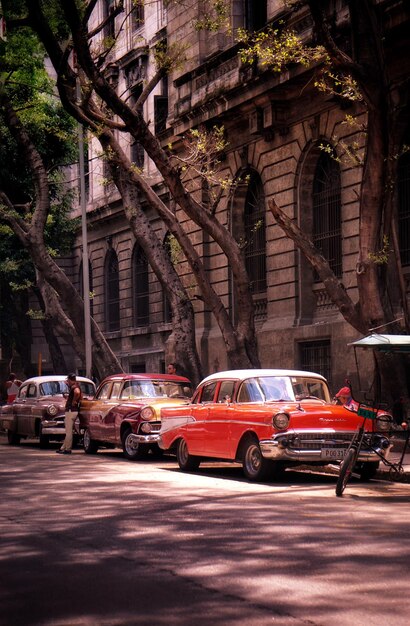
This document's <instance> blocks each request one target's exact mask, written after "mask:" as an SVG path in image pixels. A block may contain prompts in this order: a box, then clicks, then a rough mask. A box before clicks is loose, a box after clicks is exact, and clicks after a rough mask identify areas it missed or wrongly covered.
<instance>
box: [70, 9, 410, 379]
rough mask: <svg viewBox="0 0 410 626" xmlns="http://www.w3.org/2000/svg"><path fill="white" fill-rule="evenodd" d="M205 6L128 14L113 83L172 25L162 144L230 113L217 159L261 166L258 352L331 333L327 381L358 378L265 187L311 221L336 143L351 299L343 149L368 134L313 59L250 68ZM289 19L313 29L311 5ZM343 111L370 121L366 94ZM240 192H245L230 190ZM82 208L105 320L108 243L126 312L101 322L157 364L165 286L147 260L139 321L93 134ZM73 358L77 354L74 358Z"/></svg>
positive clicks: (204, 341) (208, 327)
mask: <svg viewBox="0 0 410 626" xmlns="http://www.w3.org/2000/svg"><path fill="white" fill-rule="evenodd" d="M244 4H245V3H244V2H242V0H241V1H237V0H232V2H231V7H232V20H233V24H234V26H235V28H236V27H239V26H242V25H243V24H244V13H243V7H244ZM333 5H334V8H335V9H336V10H337V11H338V13H337V15H338V16H339V19H340V20H341V21H342V20H343V19H344V17H345V14H344V10H345V2H343V1H342V0H335V2H333ZM126 6H127V7H128V9H129V8H130V4H126ZM200 8H201V3H200V2H192V3H182V4H180V5H178V4H175V5H174V4H172V5H170V6H169V7H168V9H167V11H165V9H164V6H163V4H162V2H160V1H158V2H152V3H151V2H149V3H146V5H145V22H144V25H142V26H141V28H140V29H137V31H135V29H134V30H133V29H132V28H131V26H130V24H129V21H128V22H127V21H126V22H125V28H124V32H123V34H122V35H121V37H120V40H119V42H118V44H117V45H116V47H115V48H114V49H113V51H112V53H111V55H110V58H109V61H110V63H112V68H113V77H114V78H113V80H116V81H117V85H118V86H117V89H118V93H124V92H125V91H126V89H127V87H129V80H130V79H129V76H130V75H131V74H132V72H131V74H130V68H131V70H132V68H133V67H136V66H138V63H141V64H142V66H143V70H141V71H140V70H139V69H138V68H137V70H135V73H134V74H132V75H133V76H136V77H137V78H136V82H138V80H141V76H142V80H143V81H146V80H147V79H148V78H150V77H151V76H152V75H153V72H154V65H153V50H154V47H155V45H156V44H157V42H158V41H160V40H161V39H163V38H164V37H165V36H166V38H167V41H168V45H170V46H173V45H174V44H176V43H179V44H183V45H184V46H185V48H186V50H185V53H186V62H185V63H184V64H183V65H182V66H181V67H178V69H175V70H174V71H173V72H172V74H171V76H170V77H169V80H168V119H167V130H166V132H165V133H164V135H163V142H164V144H168V143H171V144H173V146H174V149H175V150H181V149H182V148H181V137H182V136H183V135H184V133H186V132H187V131H188V130H189V129H190V128H197V127H199V126H200V125H202V124H205V125H207V126H208V127H212V125H213V124H217V125H223V126H224V127H225V129H226V137H227V140H228V147H227V149H226V154H225V158H224V160H223V162H222V164H221V175H222V176H225V175H229V176H231V177H235V176H237V175H238V173H239V172H241V171H243V170H244V168H247V167H251V168H252V169H253V170H254V171H255V172H257V173H258V174H259V176H260V179H261V181H262V184H263V190H264V196H265V203H266V264H267V289H266V293H265V294H262V297H259V296H258V297H255V304H256V326H257V336H258V344H259V354H260V360H261V365H262V366H263V367H286V368H293V367H300V366H301V365H303V359H302V351H303V349H304V348H307V349H309V346H311V347H312V346H313V347H317V350H318V354H320V350H321V346H322V345H325V346H326V345H328V346H329V352H330V355H331V361H330V364H328V371H327V372H326V373H327V375H328V377H329V379H330V381H331V384H332V385H333V388H334V389H336V388H337V387H338V386H339V385H341V384H342V383H343V381H344V379H345V378H346V377H348V378H350V379H351V380H352V381H353V382H355V381H356V378H357V375H356V372H357V368H356V363H355V355H354V352H353V350H352V349H349V348H347V344H348V343H349V342H350V341H352V340H355V339H357V338H358V333H357V332H356V331H355V330H354V329H352V328H351V327H350V326H349V325H348V324H347V323H346V322H345V321H344V320H343V318H342V316H341V314H340V313H339V312H338V310H337V309H336V308H335V306H334V305H332V303H331V302H330V300H329V298H328V296H327V294H326V292H325V289H324V287H323V285H322V284H320V283H319V284H316V283H313V282H312V274H311V271H310V270H309V269H308V268H307V266H306V262H305V261H304V259H303V258H301V255H300V253H299V252H298V251H297V250H296V249H295V246H294V244H293V243H292V241H291V240H289V239H288V238H287V237H286V236H285V235H284V233H283V232H282V230H281V229H280V227H279V226H278V225H277V224H276V223H275V220H274V219H273V216H272V215H271V214H270V212H269V210H268V201H269V199H271V198H275V200H276V202H277V203H278V204H279V206H280V207H281V208H283V209H284V210H285V211H286V212H287V214H288V215H290V216H291V217H292V218H293V219H295V220H296V221H297V222H298V223H301V224H305V225H308V226H309V224H310V223H311V215H310V212H311V208H309V207H310V204H309V203H311V194H312V180H313V173H314V169H315V167H316V163H317V160H318V157H319V155H320V153H321V151H320V149H319V145H320V144H321V143H324V142H328V143H329V144H330V145H332V146H334V148H335V150H336V152H337V153H338V156H339V157H340V158H341V161H340V177H341V211H342V213H341V219H342V251H343V274H342V282H343V284H344V286H345V288H346V290H347V292H348V294H349V295H350V296H351V298H352V299H353V300H355V299H356V298H357V289H356V276H355V268H356V261H357V254H358V232H359V203H358V198H359V195H360V182H361V171H360V169H359V168H355V167H353V165H352V162H351V161H349V159H345V158H343V155H342V150H341V147H340V145H341V144H340V141H357V142H358V144H359V146H360V149H361V150H363V147H364V146H363V141H364V139H363V135H362V134H361V133H360V132H358V131H357V129H356V128H354V127H352V126H349V125H346V124H345V114H346V111H345V110H342V109H341V108H340V106H339V105H338V103H337V102H335V100H334V99H331V98H329V97H325V96H324V95H320V94H319V93H318V92H317V91H316V90H315V89H314V88H313V86H312V83H311V81H310V80H309V79H310V76H309V74H308V73H307V72H306V71H304V70H303V71H302V70H300V68H294V69H293V70H291V71H289V72H287V73H283V74H281V75H277V74H275V73H274V72H266V71H265V72H264V71H263V70H262V69H261V68H259V69H258V71H255V68H253V69H252V68H249V67H246V66H244V65H242V64H241V62H240V59H239V57H238V54H237V48H236V45H235V30H234V31H233V32H232V33H230V34H221V33H216V34H212V35H209V34H208V35H207V34H205V33H203V32H198V31H196V30H195V28H194V27H193V23H192V20H194V19H196V18H197V17H200V16H201V12H200ZM97 9H98V11H95V12H94V13H93V18H92V20H91V23H90V27H91V28H92V27H94V26H95V25H96V24H97V23H98V22H99V20H101V17H102V3H101V2H100V3H99V4H98V6H97ZM282 12H283V3H282V2H281V1H278V0H269V1H268V2H267V15H268V19H273V18H275V17H279V16H280V15H281V13H282ZM123 19H124V16H123V15H120V16H118V17H117V18H116V23H117V24H118V25H119V24H120V23H121V22H122V21H123ZM294 28H295V29H296V30H297V31H298V32H299V33H300V34H301V35H302V36H305V37H308V36H309V34H310V32H311V22H310V21H309V18H308V15H307V12H306V11H304V10H301V11H299V13H298V14H297V15H296V17H295V18H294ZM96 45H97V43H96ZM393 57H394V55H393ZM408 69H409V68H407V70H406V71H407V72H408ZM133 71H134V70H133ZM401 71H403V68H402V70H401ZM139 72H140V73H139ZM141 72H142V74H141ZM127 76H128V82H127ZM161 89H162V87H161V86H160V85H158V87H157V88H156V91H155V92H154V94H152V96H150V98H148V100H147V102H146V104H145V106H144V115H145V117H146V119H150V120H154V117H155V111H154V95H159V94H161ZM348 112H349V114H350V115H351V116H352V117H353V118H354V119H355V120H356V121H357V122H358V123H359V124H360V123H364V122H365V113H364V111H363V109H362V108H361V107H360V105H357V104H355V105H352V106H351V107H350V109H349V111H348ZM118 137H119V140H120V142H121V144H122V146H123V148H124V150H126V151H128V152H129V151H130V144H131V142H130V139H129V137H128V136H127V135H126V134H123V133H122V134H119V135H118ZM145 156H146V155H145ZM144 173H145V175H146V176H147V177H149V180H150V182H151V184H152V185H153V186H154V187H155V188H156V189H157V190H158V192H159V193H160V194H162V196H163V198H164V199H165V200H167V195H166V193H165V190H164V189H162V187H161V181H160V178H159V176H158V173H157V171H156V169H155V167H154V166H153V164H152V162H150V160H149V159H147V158H145V162H144ZM199 188H200V184H199V181H198V180H196V181H193V183H192V191H193V192H195V193H199V192H198V189H199ZM195 189H196V191H195ZM236 202H237V203H238V202H239V200H238V199H236ZM233 210H234V209H233V205H232V201H231V200H230V199H225V200H224V201H223V202H222V203H221V205H220V207H219V208H218V217H219V219H220V220H221V221H222V222H223V223H225V224H229V223H230V222H231V219H232V211H233ZM88 216H89V226H88V237H89V258H90V261H91V266H92V280H93V292H94V298H93V314H94V317H95V320H96V321H97V322H98V324H100V325H101V327H102V328H103V329H105V330H106V315H105V298H106V294H105V286H104V285H105V283H104V264H105V259H106V255H107V252H108V251H109V249H111V248H112V249H113V250H115V252H116V254H117V256H118V260H119V274H120V317H121V325H120V330H119V331H115V332H112V333H107V338H108V340H109V343H110V345H111V347H112V348H113V350H114V351H115V353H116V354H117V355H118V357H119V359H120V362H121V364H122V366H123V367H124V369H125V370H126V371H127V370H128V371H132V370H134V371H135V370H136V369H138V368H143V369H145V371H154V370H161V369H163V367H164V362H165V360H166V358H167V356H168V354H169V347H168V346H167V339H168V337H169V334H170V330H171V324H170V323H167V322H165V321H164V318H165V312H164V303H163V296H162V289H161V286H160V284H159V282H158V279H157V278H156V277H155V276H154V274H153V272H150V312H151V317H150V324H149V326H147V327H135V325H134V322H133V293H132V253H133V249H134V245H135V239H134V236H133V235H132V233H131V231H130V228H129V225H128V223H127V221H126V219H125V217H124V214H123V211H122V208H121V201H120V197H119V194H118V192H117V191H116V189H115V188H114V187H113V185H112V184H110V183H109V181H107V180H106V179H105V175H104V163H103V159H102V158H101V148H100V147H99V144H98V142H97V141H96V140H95V139H93V140H91V143H90V195H89V203H88ZM151 219H152V222H153V224H154V225H155V229H156V231H157V232H158V233H159V236H160V237H162V238H164V237H165V234H166V230H165V228H164V226H163V224H162V223H161V222H160V220H159V219H158V218H157V216H155V215H154V214H153V213H152V215H151ZM181 219H182V220H183V221H184V225H185V227H186V229H187V230H188V231H189V232H190V233H191V236H192V239H193V240H194V241H195V243H196V245H197V248H198V250H199V252H200V254H201V256H202V258H203V261H204V264H205V266H206V267H207V269H208V271H209V273H210V275H211V276H212V282H213V285H214V287H215V289H216V291H217V292H218V294H219V295H220V296H221V297H222V299H223V301H224V302H225V304H226V306H229V302H230V298H231V296H230V287H229V266H228V263H227V260H226V257H225V255H224V254H223V253H222V252H221V250H220V249H219V247H218V246H217V244H216V243H215V242H213V241H210V240H209V238H208V237H207V236H206V235H204V234H203V233H202V232H201V231H200V229H199V228H198V227H197V226H196V225H194V224H192V223H190V222H188V221H187V220H186V218H184V217H183V216H181ZM80 264H81V239H80V237H79V239H78V242H77V245H76V247H75V249H74V252H73V267H72V272H73V274H74V276H77V280H78V284H79V270H80ZM177 267H178V271H179V273H180V274H181V276H182V278H183V281H184V284H185V286H186V287H187V288H188V289H189V293H190V294H191V296H192V299H193V302H194V308H195V312H196V330H197V345H198V349H199V353H200V357H201V360H202V364H203V368H204V372H205V373H210V372H213V371H216V370H218V369H225V368H228V367H229V363H228V362H227V359H226V352H225V349H224V345H223V341H222V339H221V334H220V331H219V328H218V326H217V324H216V322H215V320H214V318H213V317H212V316H211V315H210V313H209V312H208V311H206V310H204V307H203V305H202V302H201V301H200V300H199V299H198V298H195V295H196V286H195V284H194V282H193V279H192V275H191V272H190V270H189V267H188V265H187V263H186V262H185V261H184V260H183V259H181V260H180V262H179V263H178V266H177ZM323 342H325V343H324V344H323ZM326 342H327V343H326ZM308 351H309V350H308ZM77 366H78V367H80V364H77ZM360 371H361V373H362V386H363V387H368V383H369V382H370V378H371V371H372V362H371V360H370V359H369V358H368V357H367V356H366V357H363V356H361V363H360ZM322 373H325V372H323V371H322Z"/></svg>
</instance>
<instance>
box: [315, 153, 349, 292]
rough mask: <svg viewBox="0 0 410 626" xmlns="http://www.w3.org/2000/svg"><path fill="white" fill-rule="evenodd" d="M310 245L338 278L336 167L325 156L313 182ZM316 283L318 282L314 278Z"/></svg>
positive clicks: (320, 160) (337, 174) (339, 230)
mask: <svg viewBox="0 0 410 626" xmlns="http://www.w3.org/2000/svg"><path fill="white" fill-rule="evenodd" d="M312 235H313V243H314V244H315V245H316V247H317V248H319V250H320V251H321V253H322V254H323V256H324V257H325V259H327V261H328V262H329V265H330V267H331V268H332V270H333V271H334V273H335V275H336V276H337V277H338V278H341V276H342V240H341V200H340V168H339V164H338V163H337V161H335V159H333V158H332V157H331V156H330V155H329V154H327V153H326V152H322V153H321V154H320V156H319V159H318V162H317V165H316V169H315V174H314V178H313V232H312ZM315 279H316V280H317V281H318V280H319V278H318V277H317V276H316V277H315Z"/></svg>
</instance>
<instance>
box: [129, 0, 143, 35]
mask: <svg viewBox="0 0 410 626" xmlns="http://www.w3.org/2000/svg"><path fill="white" fill-rule="evenodd" d="M133 4H134V8H133V10H132V27H133V30H138V29H139V28H141V27H142V26H143V25H144V21H145V15H144V0H134V2H133Z"/></svg>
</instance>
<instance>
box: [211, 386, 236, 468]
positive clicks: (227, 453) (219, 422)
mask: <svg viewBox="0 0 410 626" xmlns="http://www.w3.org/2000/svg"><path fill="white" fill-rule="evenodd" d="M234 387H235V381H234V380H222V381H219V382H218V385H217V386H216V388H215V394H214V397H213V399H212V402H210V403H209V404H208V415H207V419H206V424H205V440H206V442H207V445H208V446H209V452H208V454H212V456H215V457H218V458H220V459H229V458H232V447H233V446H232V443H231V419H232V416H233V408H232V397H233V392H234Z"/></svg>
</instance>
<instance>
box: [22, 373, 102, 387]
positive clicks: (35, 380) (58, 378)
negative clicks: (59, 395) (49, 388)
mask: <svg viewBox="0 0 410 626" xmlns="http://www.w3.org/2000/svg"><path fill="white" fill-rule="evenodd" d="M76 379H77V381H81V382H83V383H91V384H92V385H94V383H93V381H92V380H90V379H89V378H85V377H84V376H76ZM53 380H54V381H58V382H60V381H64V380H67V375H65V376H64V375H63V374H56V375H55V376H53V375H50V376H32V377H31V378H27V379H26V380H24V381H23V383H24V384H26V383H37V384H39V383H49V382H52V381H53ZM94 386H95V385H94Z"/></svg>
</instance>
